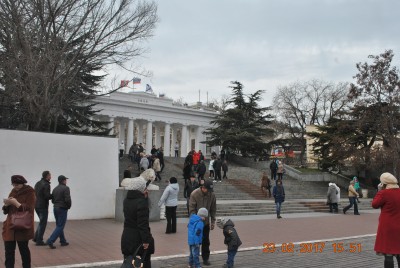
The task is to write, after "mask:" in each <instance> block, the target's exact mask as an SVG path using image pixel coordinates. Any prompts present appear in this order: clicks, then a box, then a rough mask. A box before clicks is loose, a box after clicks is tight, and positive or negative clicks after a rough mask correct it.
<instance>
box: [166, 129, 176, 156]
mask: <svg viewBox="0 0 400 268" xmlns="http://www.w3.org/2000/svg"><path fill="white" fill-rule="evenodd" d="M170 136H171V125H170V124H165V128H164V156H171V141H170ZM174 145H175V143H174Z"/></svg>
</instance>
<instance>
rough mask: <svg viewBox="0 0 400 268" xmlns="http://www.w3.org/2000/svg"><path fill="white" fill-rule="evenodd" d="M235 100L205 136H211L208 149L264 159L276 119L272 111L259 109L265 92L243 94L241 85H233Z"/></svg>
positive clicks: (230, 101) (232, 100)
mask: <svg viewBox="0 0 400 268" xmlns="http://www.w3.org/2000/svg"><path fill="white" fill-rule="evenodd" d="M231 84H232V86H231V88H232V92H233V93H232V97H231V98H230V99H229V100H228V101H227V104H228V106H227V107H226V108H225V109H224V110H222V111H221V112H220V114H219V115H218V116H217V117H216V119H215V120H213V121H211V124H212V125H213V127H211V128H208V129H207V130H206V131H205V132H204V133H205V134H207V135H209V136H210V139H209V140H207V142H206V143H207V145H208V146H222V147H223V148H229V149H230V150H232V151H239V152H240V153H242V155H261V154H262V152H263V150H264V149H266V148H267V147H268V144H267V143H265V142H264V141H263V139H262V138H263V137H264V136H265V135H267V134H268V133H269V132H270V131H271V130H269V129H268V128H267V126H268V125H269V124H270V123H271V119H272V116H271V115H270V114H268V113H267V112H268V111H269V110H270V108H269V107H259V105H258V102H259V101H260V100H261V94H262V93H263V91H261V90H258V91H256V92H254V93H252V94H250V95H248V96H247V95H245V94H244V93H243V85H242V84H241V83H240V82H237V81H235V82H231Z"/></svg>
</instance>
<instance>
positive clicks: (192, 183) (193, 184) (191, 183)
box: [183, 176, 199, 216]
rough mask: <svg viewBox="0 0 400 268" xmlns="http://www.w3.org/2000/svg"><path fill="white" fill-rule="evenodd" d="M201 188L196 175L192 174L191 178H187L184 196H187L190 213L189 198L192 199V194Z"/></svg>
mask: <svg viewBox="0 0 400 268" xmlns="http://www.w3.org/2000/svg"><path fill="white" fill-rule="evenodd" d="M197 188H199V183H198V182H197V181H196V178H195V177H194V176H190V180H187V181H186V183H185V188H184V189H183V196H184V197H185V198H186V208H187V212H188V216H190V214H189V200H190V194H191V193H192V192H193V191H194V190H196V189H197Z"/></svg>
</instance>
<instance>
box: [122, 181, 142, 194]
mask: <svg viewBox="0 0 400 268" xmlns="http://www.w3.org/2000/svg"><path fill="white" fill-rule="evenodd" d="M121 185H122V183H121ZM123 186H124V187H125V189H127V190H138V191H139V192H141V193H143V192H144V190H145V189H146V181H145V180H144V179H142V178H140V177H138V178H133V179H129V180H126V181H125V184H124V185H123Z"/></svg>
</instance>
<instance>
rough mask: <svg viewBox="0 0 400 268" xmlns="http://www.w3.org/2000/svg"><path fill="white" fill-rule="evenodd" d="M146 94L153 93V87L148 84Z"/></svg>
mask: <svg viewBox="0 0 400 268" xmlns="http://www.w3.org/2000/svg"><path fill="white" fill-rule="evenodd" d="M146 92H147V93H153V89H152V88H151V86H150V85H149V84H146Z"/></svg>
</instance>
